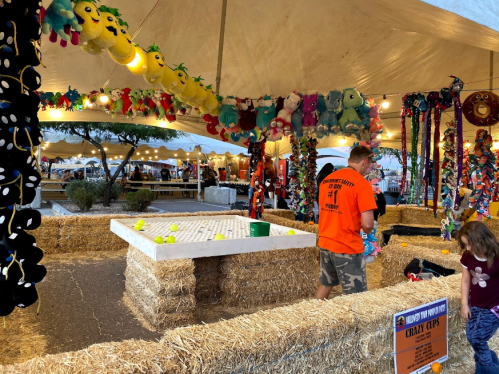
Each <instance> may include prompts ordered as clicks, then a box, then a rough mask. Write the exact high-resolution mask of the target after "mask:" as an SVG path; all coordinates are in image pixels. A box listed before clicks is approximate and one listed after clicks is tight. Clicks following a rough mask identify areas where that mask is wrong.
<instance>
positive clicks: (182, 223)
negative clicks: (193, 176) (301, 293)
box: [111, 216, 316, 261]
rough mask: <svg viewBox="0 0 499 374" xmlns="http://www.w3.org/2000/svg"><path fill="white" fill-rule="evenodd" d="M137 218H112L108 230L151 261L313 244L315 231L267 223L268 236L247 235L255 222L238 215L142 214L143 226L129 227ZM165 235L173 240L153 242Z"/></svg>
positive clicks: (310, 245) (314, 242)
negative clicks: (218, 237)
mask: <svg viewBox="0 0 499 374" xmlns="http://www.w3.org/2000/svg"><path fill="white" fill-rule="evenodd" d="M138 219H139V217H135V218H127V219H113V220H111V231H112V232H113V233H115V234H116V235H118V236H119V237H120V238H122V239H124V240H125V241H127V242H128V243H129V244H131V245H133V246H134V247H136V248H138V249H139V250H140V251H142V252H143V253H145V254H146V255H147V256H149V257H150V258H152V259H153V260H155V261H161V260H173V259H180V258H199V257H211V256H223V255H232V254H240V253H250V252H260V251H270V250H276V249H290V248H302V247H314V246H315V245H316V235H315V234H312V233H309V232H305V231H301V230H296V229H291V228H289V227H284V226H280V225H274V224H271V226H270V236H263V237H256V238H251V237H249V235H250V231H249V227H250V222H259V221H257V220H254V219H251V218H246V217H241V216H195V217H168V218H167V217H161V218H147V217H144V218H142V219H143V220H144V221H145V225H144V226H143V229H142V230H141V231H136V230H135V229H134V227H133V226H134V225H135V223H136V222H137V220H138ZM174 223H175V224H177V225H178V231H176V232H171V231H170V226H171V225H172V224H174ZM289 230H294V231H295V235H288V231H289ZM216 234H222V235H224V236H225V237H226V238H227V239H224V240H214V239H215V236H216ZM169 235H172V236H174V237H175V240H176V243H174V244H167V243H165V244H157V243H156V242H154V238H155V237H156V236H162V237H163V238H164V239H166V237H168V236H169Z"/></svg>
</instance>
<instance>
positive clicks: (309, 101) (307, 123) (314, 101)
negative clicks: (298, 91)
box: [303, 92, 319, 133]
mask: <svg viewBox="0 0 499 374" xmlns="http://www.w3.org/2000/svg"><path fill="white" fill-rule="evenodd" d="M318 105H319V94H318V93H317V92H316V93H315V94H312V95H304V96H303V130H304V132H305V133H310V132H312V131H313V130H315V125H317V120H318V117H319V112H318V110H317V107H318Z"/></svg>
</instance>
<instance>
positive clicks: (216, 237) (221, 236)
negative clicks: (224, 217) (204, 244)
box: [215, 234, 225, 240]
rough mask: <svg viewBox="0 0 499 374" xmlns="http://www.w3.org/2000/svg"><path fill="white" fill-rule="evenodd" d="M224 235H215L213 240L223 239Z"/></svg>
mask: <svg viewBox="0 0 499 374" xmlns="http://www.w3.org/2000/svg"><path fill="white" fill-rule="evenodd" d="M224 239H225V237H224V236H223V235H222V234H217V235H215V240H224Z"/></svg>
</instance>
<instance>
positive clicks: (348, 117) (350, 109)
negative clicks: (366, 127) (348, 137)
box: [338, 88, 364, 134]
mask: <svg viewBox="0 0 499 374" xmlns="http://www.w3.org/2000/svg"><path fill="white" fill-rule="evenodd" d="M363 104H364V99H363V98H362V96H361V95H360V93H359V92H358V91H357V90H356V89H355V88H347V89H345V90H343V108H344V110H343V113H342V115H341V117H340V119H339V120H338V124H339V125H340V127H341V128H342V130H343V132H344V133H345V134H352V133H355V132H357V131H359V130H360V127H361V125H362V121H361V119H360V118H359V115H358V114H357V111H356V110H355V109H356V108H358V107H360V106H362V105H363Z"/></svg>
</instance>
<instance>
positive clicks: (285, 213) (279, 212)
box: [265, 209, 295, 221]
mask: <svg viewBox="0 0 499 374" xmlns="http://www.w3.org/2000/svg"><path fill="white" fill-rule="evenodd" d="M265 214H271V215H273V216H277V217H282V218H286V219H289V220H291V221H294V220H295V215H294V213H293V212H292V211H290V210H286V209H265Z"/></svg>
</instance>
